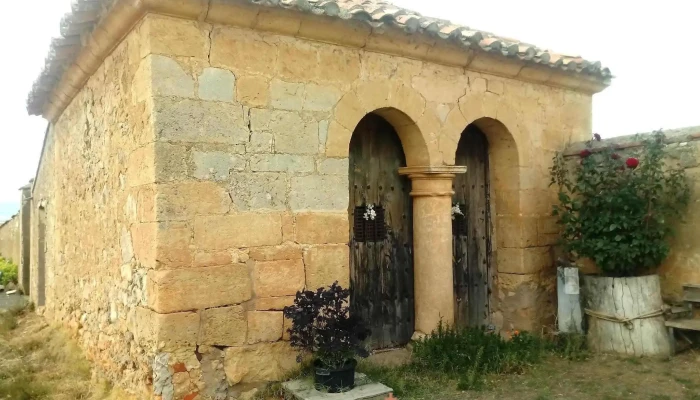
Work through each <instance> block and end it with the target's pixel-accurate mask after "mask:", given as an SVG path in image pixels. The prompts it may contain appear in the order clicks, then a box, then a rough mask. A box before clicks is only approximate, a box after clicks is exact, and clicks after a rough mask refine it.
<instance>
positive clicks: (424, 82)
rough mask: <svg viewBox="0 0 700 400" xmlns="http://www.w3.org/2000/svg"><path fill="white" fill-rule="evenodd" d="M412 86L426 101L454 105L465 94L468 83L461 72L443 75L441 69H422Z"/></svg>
mask: <svg viewBox="0 0 700 400" xmlns="http://www.w3.org/2000/svg"><path fill="white" fill-rule="evenodd" d="M450 71H452V70H450ZM460 71H461V70H460ZM412 86H413V88H414V89H416V90H417V91H418V92H420V94H421V95H423V97H425V99H426V100H427V101H432V102H436V103H456V102H457V101H459V99H460V97H462V96H464V95H465V93H466V92H467V88H468V87H469V82H468V78H467V77H466V76H464V73H462V72H455V73H449V72H447V73H445V72H443V71H442V69H441V68H424V69H423V72H422V74H421V75H420V76H416V77H414V78H413V82H412Z"/></svg>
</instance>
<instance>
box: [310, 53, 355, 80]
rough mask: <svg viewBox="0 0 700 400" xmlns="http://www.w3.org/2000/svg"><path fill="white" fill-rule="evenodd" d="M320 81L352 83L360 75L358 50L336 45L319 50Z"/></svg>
mask: <svg viewBox="0 0 700 400" xmlns="http://www.w3.org/2000/svg"><path fill="white" fill-rule="evenodd" d="M318 58H319V64H320V68H319V71H318V79H319V80H320V81H326V82H333V83H339V84H343V85H350V84H352V83H353V82H355V81H356V80H357V79H358V78H359V77H360V56H359V54H357V52H356V51H353V50H349V49H345V48H342V47H336V46H322V47H321V48H320V49H319V50H318Z"/></svg>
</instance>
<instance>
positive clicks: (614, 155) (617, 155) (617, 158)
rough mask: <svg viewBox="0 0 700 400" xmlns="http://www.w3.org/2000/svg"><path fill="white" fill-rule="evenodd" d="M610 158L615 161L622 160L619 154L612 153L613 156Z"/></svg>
mask: <svg viewBox="0 0 700 400" xmlns="http://www.w3.org/2000/svg"><path fill="white" fill-rule="evenodd" d="M610 158H612V159H613V160H619V159H620V155H619V154H617V153H612V154H611V155H610Z"/></svg>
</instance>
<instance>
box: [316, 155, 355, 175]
mask: <svg viewBox="0 0 700 400" xmlns="http://www.w3.org/2000/svg"><path fill="white" fill-rule="evenodd" d="M349 169H350V163H349V160H348V159H347V158H326V159H325V160H320V161H319V162H318V173H319V174H321V175H342V176H347V175H348V170H349Z"/></svg>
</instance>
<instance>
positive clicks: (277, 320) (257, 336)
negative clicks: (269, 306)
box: [248, 311, 284, 344]
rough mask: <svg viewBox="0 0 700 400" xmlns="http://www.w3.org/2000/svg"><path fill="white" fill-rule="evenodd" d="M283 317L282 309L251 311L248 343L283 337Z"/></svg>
mask: <svg viewBox="0 0 700 400" xmlns="http://www.w3.org/2000/svg"><path fill="white" fill-rule="evenodd" d="M283 319H284V317H283V316H282V313H281V312H280V311H249V312H248V344H255V343H259V342H276V341H278V340H280V339H282V325H283V324H284V322H283Z"/></svg>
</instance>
